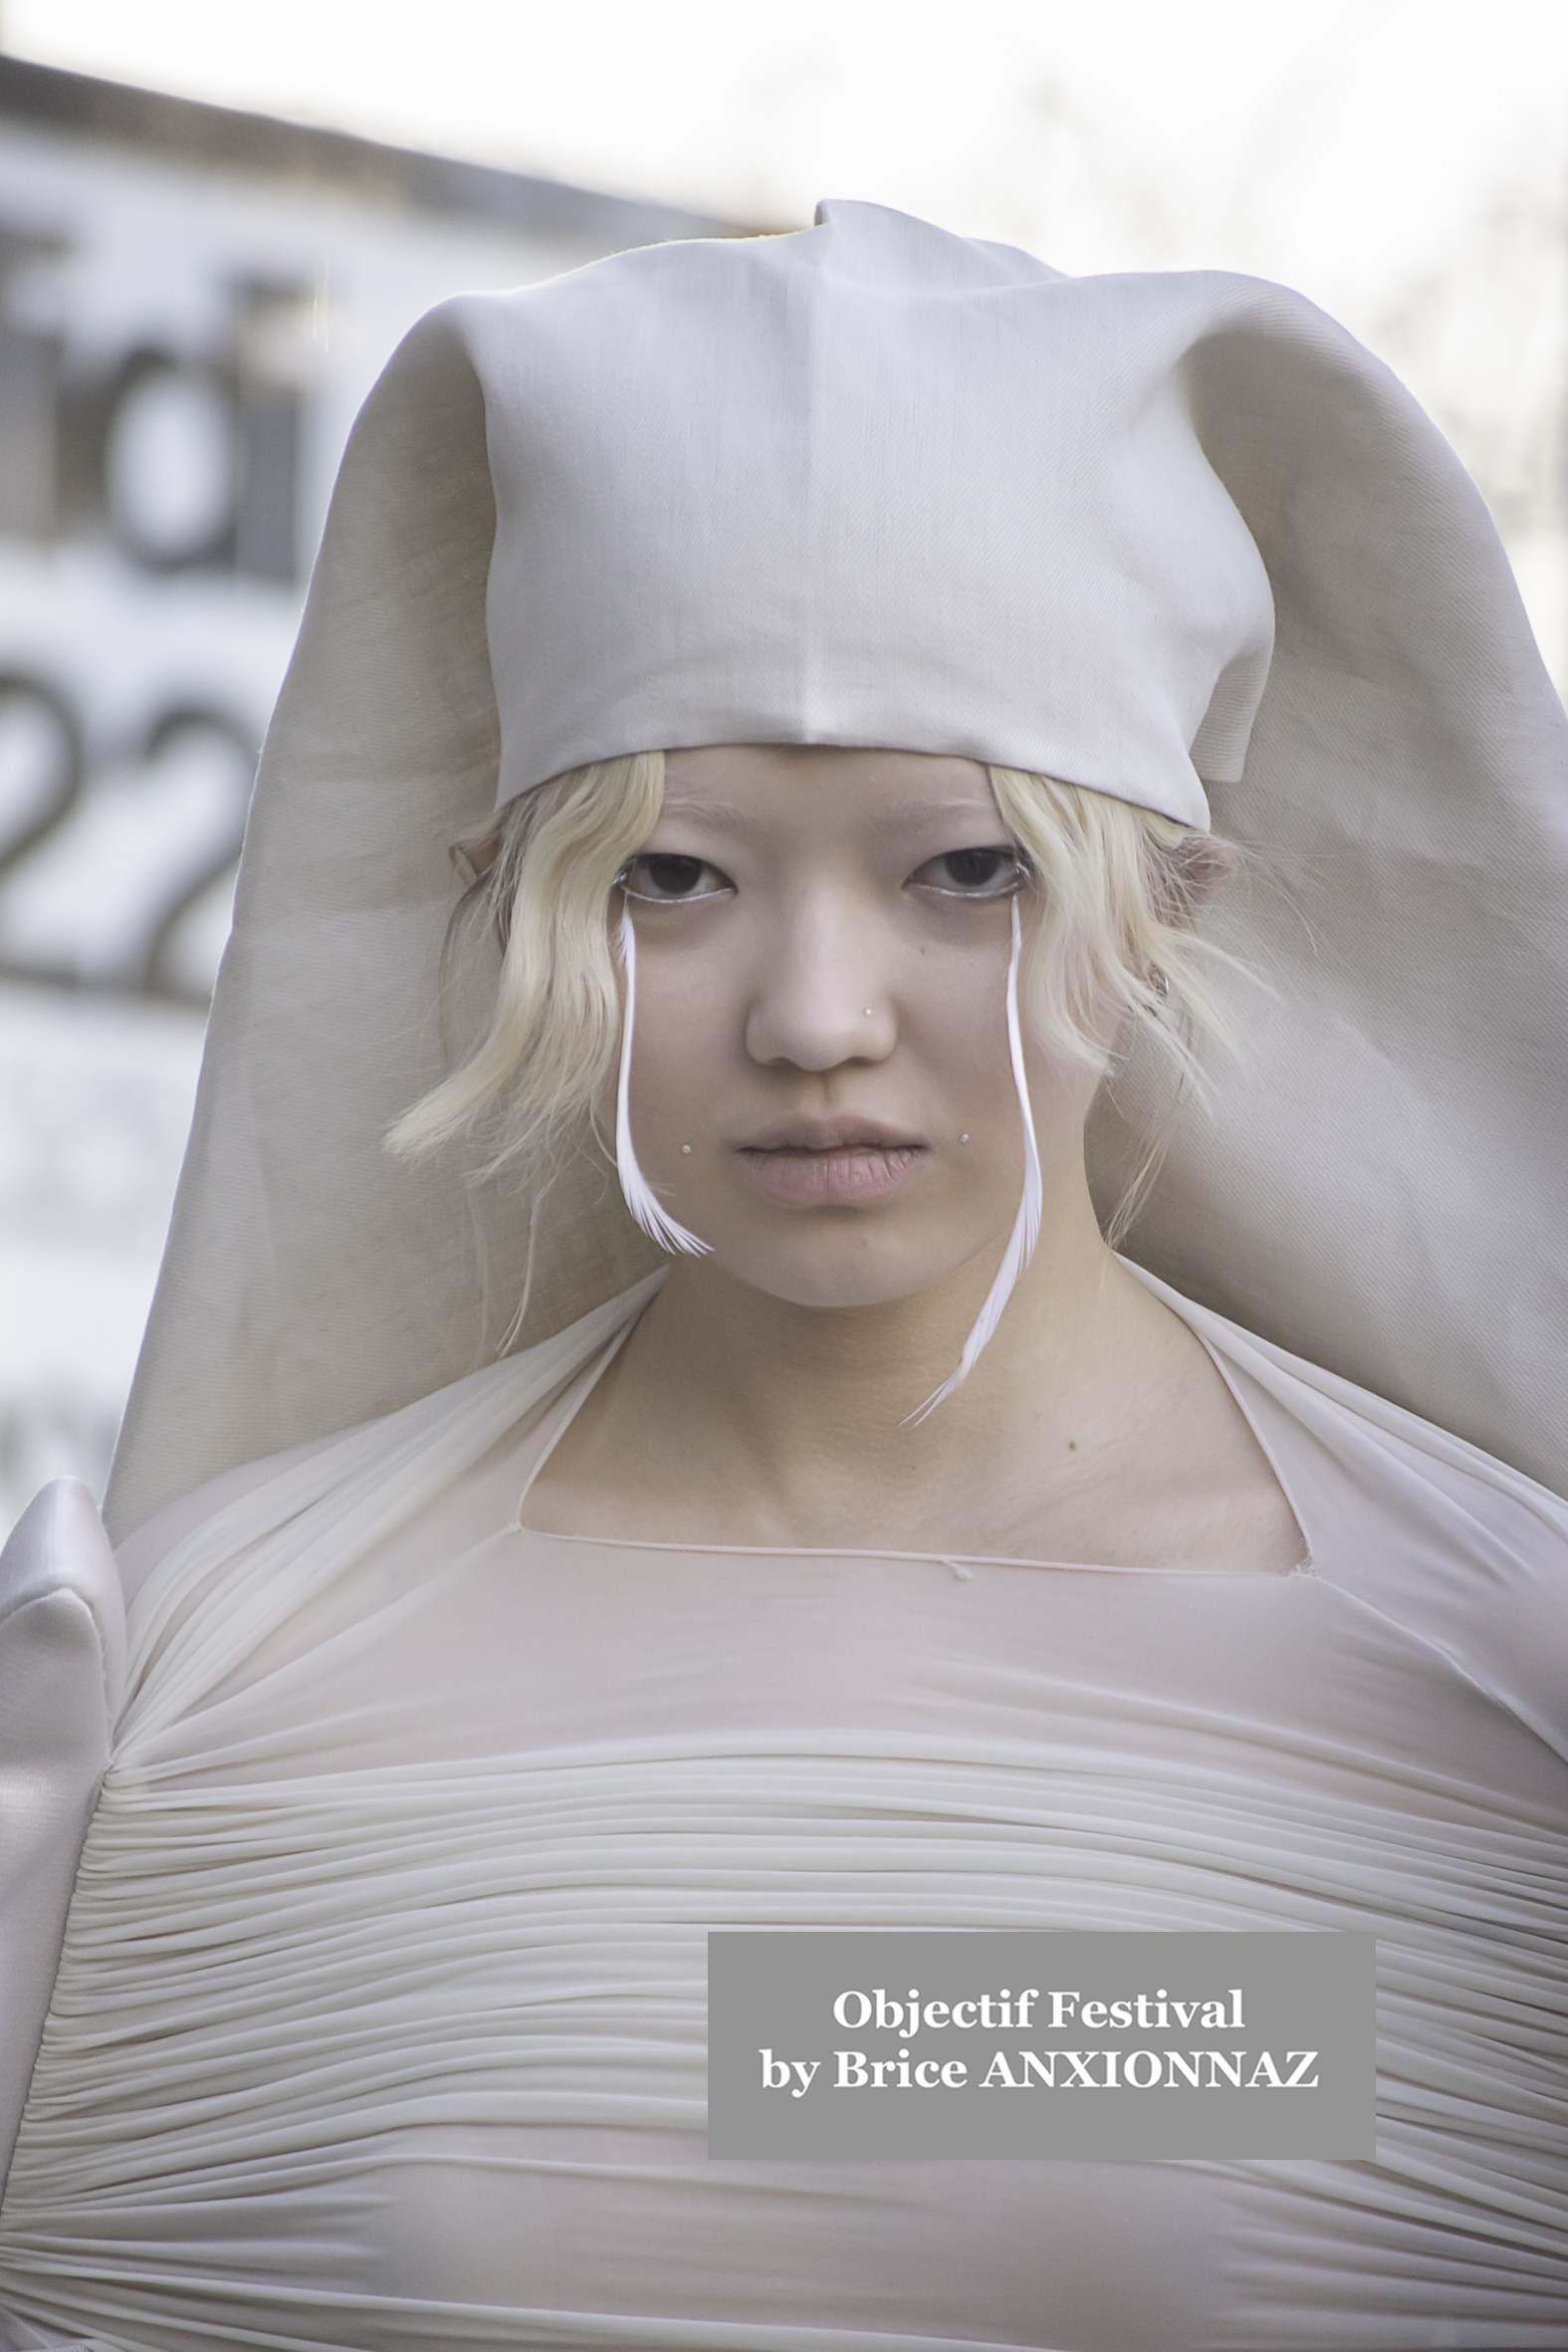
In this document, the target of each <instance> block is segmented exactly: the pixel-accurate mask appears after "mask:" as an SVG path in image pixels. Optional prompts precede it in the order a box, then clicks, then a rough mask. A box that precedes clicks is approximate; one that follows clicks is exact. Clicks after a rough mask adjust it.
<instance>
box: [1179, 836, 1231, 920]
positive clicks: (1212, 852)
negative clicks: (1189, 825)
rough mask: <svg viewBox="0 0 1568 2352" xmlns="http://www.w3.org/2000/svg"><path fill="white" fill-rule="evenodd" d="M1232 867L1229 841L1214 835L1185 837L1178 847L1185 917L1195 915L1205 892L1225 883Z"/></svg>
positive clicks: (1205, 894) (1206, 894)
mask: <svg viewBox="0 0 1568 2352" xmlns="http://www.w3.org/2000/svg"><path fill="white" fill-rule="evenodd" d="M1234 864H1235V851H1234V850H1233V849H1232V846H1231V844H1230V842H1229V841H1222V840H1220V839H1219V838H1218V837H1217V836H1216V835H1215V834H1214V833H1189V834H1188V836H1187V838H1186V840H1185V841H1184V842H1183V843H1182V847H1181V866H1182V880H1183V883H1184V884H1185V895H1186V898H1187V911H1188V913H1189V914H1193V915H1195V914H1197V912H1198V910H1199V908H1200V907H1201V906H1202V905H1203V903H1204V901H1205V899H1206V898H1207V897H1208V896H1209V893H1210V892H1211V891H1212V890H1214V889H1216V888H1218V886H1219V884H1220V883H1221V882H1223V881H1225V879H1226V878H1227V876H1228V875H1229V874H1230V873H1231V871H1232V868H1233V866H1234Z"/></svg>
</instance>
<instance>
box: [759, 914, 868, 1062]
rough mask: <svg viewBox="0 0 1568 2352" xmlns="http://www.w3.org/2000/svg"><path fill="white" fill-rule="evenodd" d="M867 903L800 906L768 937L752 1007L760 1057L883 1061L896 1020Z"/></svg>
mask: <svg viewBox="0 0 1568 2352" xmlns="http://www.w3.org/2000/svg"><path fill="white" fill-rule="evenodd" d="M878 961H879V959H878V957H877V955H876V953H875V942H874V940H873V938H872V936H871V932H870V926H869V923H868V921H867V918H866V916H865V914H864V911H863V910H860V912H859V915H858V919H857V915H856V910H854V909H853V908H850V907H848V906H835V905H830V904H820V903H819V904H815V905H811V906H804V907H798V908H796V909H795V910H794V911H793V912H792V914H791V916H790V918H789V919H788V920H787V921H785V922H784V923H782V924H781V925H780V927H779V929H778V930H777V931H776V932H775V933H774V934H773V936H772V937H771V938H770V939H769V941H768V942H767V949H766V952H765V955H764V957H763V959H762V961H761V963H760V966H759V974H758V980H757V986H756V990H755V993H754V995H753V997H752V1002H751V1005H750V1007H749V1009H748V1012H747V1020H746V1051H747V1053H748V1054H749V1055H750V1057H751V1058H752V1059H753V1060H754V1061H760V1062H764V1063H768V1064H780V1063H787V1064H789V1065H790V1066H791V1067H793V1068H795V1069H809V1070H828V1069H837V1068H838V1067H839V1066H840V1065H841V1064H842V1063H844V1062H846V1061H881V1060H883V1059H884V1058H886V1057H887V1055H888V1054H890V1053H891V1052H892V1050H893V1045H894V1042H895V1038H896V1035H897V1024H896V1021H895V1017H894V1011H893V1006H892V1002H891V998H890V995H889V992H888V988H887V984H886V977H885V975H882V974H879V972H878V969H877V967H878Z"/></svg>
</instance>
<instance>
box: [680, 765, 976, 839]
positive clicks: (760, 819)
mask: <svg viewBox="0 0 1568 2352" xmlns="http://www.w3.org/2000/svg"><path fill="white" fill-rule="evenodd" d="M664 773H665V790H664V807H665V812H666V814H667V815H668V816H670V817H671V818H682V817H684V818H690V819H693V820H698V821H701V822H703V823H710V824H715V825H721V826H725V827H727V828H730V829H735V830H752V829H758V828H763V829H768V830H770V831H772V830H781V829H782V830H793V829H794V828H795V827H797V826H800V825H809V826H810V827H811V828H812V829H813V830H820V829H822V828H823V827H826V828H828V829H830V830H832V831H835V832H843V833H852V832H861V831H872V832H880V831H884V830H886V829H888V828H889V827H894V826H899V825H905V824H919V823H925V822H932V821H943V820H949V819H960V818H972V817H983V818H985V819H986V820H987V821H988V822H994V821H995V819H996V816H997V806H996V802H995V801H994V800H993V798H992V792H991V782H990V779H989V777H988V776H987V774H986V771H985V769H984V768H983V767H982V766H981V765H980V763H979V762H978V761H976V760H964V759H956V758H948V757H945V756H939V755H937V754H934V753H930V752H904V751H875V750H872V751H862V750H858V749H856V750H845V749H840V748H838V747H837V746H834V745H822V744H704V745H702V746H700V747H699V748H697V749H695V750H686V751H672V752H667V753H666V754H665V772H664Z"/></svg>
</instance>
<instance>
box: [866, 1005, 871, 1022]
mask: <svg viewBox="0 0 1568 2352" xmlns="http://www.w3.org/2000/svg"><path fill="white" fill-rule="evenodd" d="M865 1017H866V1019H867V1021H869V1020H870V1018H871V1008H870V1006H869V1005H867V1007H866V1014H865Z"/></svg>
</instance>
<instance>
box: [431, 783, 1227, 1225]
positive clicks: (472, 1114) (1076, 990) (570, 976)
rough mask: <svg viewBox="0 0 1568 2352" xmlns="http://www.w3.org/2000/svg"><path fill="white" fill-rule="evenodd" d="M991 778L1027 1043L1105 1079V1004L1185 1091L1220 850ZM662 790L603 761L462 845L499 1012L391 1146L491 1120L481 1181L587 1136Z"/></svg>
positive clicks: (1209, 959)
mask: <svg viewBox="0 0 1568 2352" xmlns="http://www.w3.org/2000/svg"><path fill="white" fill-rule="evenodd" d="M987 774H988V775H989V777H990V780H991V789H992V793H993V795H994V796H995V799H996V803H997V807H998V809H999V811H1000V812H1001V815H1002V819H1003V822H1004V823H1005V824H1006V826H1007V828H1008V831H1009V832H1010V834H1011V836H1012V838H1013V840H1014V841H1015V842H1016V843H1017V846H1018V849H1019V851H1020V853H1021V856H1022V859H1023V861H1024V864H1025V866H1026V868H1027V871H1028V882H1027V885H1026V886H1027V887H1028V888H1029V889H1030V890H1032V891H1034V892H1037V894H1038V896H1039V898H1040V900H1041V901H1042V906H1043V915H1042V919H1041V921H1040V922H1039V924H1038V926H1037V928H1036V931H1035V937H1034V942H1033V946H1032V949H1031V952H1030V955H1029V959H1028V964H1027V969H1026V973H1025V976H1024V988H1023V991H1022V1007H1021V1009H1022V1010H1023V1013H1024V1018H1025V1019H1026V1021H1027V1023H1028V1025H1029V1027H1030V1028H1031V1029H1032V1031H1033V1034H1034V1037H1035V1038H1036V1040H1037V1041H1038V1043H1039V1044H1040V1046H1041V1047H1042V1048H1043V1049H1044V1050H1045V1052H1046V1053H1048V1054H1050V1055H1052V1056H1055V1057H1058V1058H1062V1059H1064V1060H1067V1061H1072V1062H1077V1063H1079V1064H1080V1065H1087V1066H1088V1067H1090V1068H1092V1069H1094V1070H1096V1071H1097V1072H1099V1073H1100V1074H1102V1075H1103V1074H1104V1073H1105V1072H1106V1071H1107V1070H1108V1069H1109V1068H1110V1067H1111V1066H1112V1063H1113V1059H1114V1056H1113V1053H1112V1052H1111V1051H1109V1050H1108V1049H1107V1047H1106V1045H1105V1042H1104V1041H1105V1037H1106V1034H1107V1027H1108V1018H1107V1017H1108V1015H1109V1016H1110V1017H1112V1018H1113V1019H1114V1021H1115V1023H1116V1025H1117V1026H1119V1025H1120V1023H1121V1022H1122V1021H1124V1020H1128V1019H1136V1020H1138V1021H1140V1022H1141V1023H1143V1024H1144V1025H1145V1027H1146V1029H1147V1031H1148V1033H1149V1034H1150V1035H1151V1036H1152V1037H1153V1038H1154V1039H1156V1040H1157V1041H1158V1043H1159V1046H1160V1048H1161V1049H1162V1051H1163V1052H1164V1054H1165V1056H1166V1058H1167V1059H1168V1061H1169V1063H1170V1065H1171V1068H1172V1071H1173V1074H1174V1077H1175V1079H1176V1082H1177V1088H1178V1092H1179V1091H1180V1089H1181V1087H1182V1086H1183V1085H1184V1084H1185V1083H1186V1082H1187V1081H1188V1080H1189V1079H1190V1078H1192V1077H1193V1076H1194V1075H1195V1061H1194V1045H1195V1041H1196V1039H1197V1038H1198V1037H1199V1036H1200V1035H1203V1034H1207V1035H1209V1036H1210V1037H1213V1038H1215V1039H1217V1040H1218V1042H1219V1043H1220V1044H1221V1045H1222V1046H1225V1045H1227V1044H1228V1040H1227V1036H1226V1029H1225V1023H1224V1019H1223V1016H1222V1013H1221V1009H1220V1006H1219V1003H1218V1001H1217V999H1216V996H1215V994H1214V991H1213V989H1212V987H1211V985H1210V982H1209V979H1208V974H1207V969H1206V967H1208V966H1210V965H1212V964H1213V963H1214V962H1215V961H1216V960H1217V959H1218V960H1219V961H1222V962H1229V961H1230V960H1231V959H1230V958H1228V957H1225V956H1224V954H1223V951H1221V950H1218V949H1216V948H1214V947H1213V946H1212V945H1210V944H1209V943H1207V942H1205V941H1204V940H1202V939H1201V938H1200V937H1199V936H1198V934H1197V932H1196V931H1195V929H1194V920H1195V917H1196V914H1197V912H1198V907H1199V904H1200V901H1201V900H1202V898H1203V897H1204V896H1205V895H1206V893H1207V890H1208V887H1209V884H1210V882H1211V880H1212V879H1213V877H1214V875H1215V873H1216V872H1217V871H1218V870H1222V869H1223V867H1224V866H1225V865H1226V864H1227V863H1228V862H1229V852H1228V850H1227V849H1226V848H1225V846H1224V845H1223V844H1216V843H1215V842H1214V841H1213V839H1212V838H1211V836H1210V835H1208V834H1206V833H1198V832H1194V831H1193V830H1191V829H1190V828H1189V827H1187V826H1185V825H1181V824H1178V823H1174V822H1173V820H1172V819H1170V818H1168V817H1161V816H1158V815H1157V814H1156V813H1155V812H1154V811H1152V810H1149V809H1138V808H1134V807H1133V806H1131V804H1130V803H1128V802H1125V801H1115V800H1111V799H1109V798H1108V797H1107V796H1106V795H1105V794H1103V793H1095V792H1088V791H1085V790H1083V789H1081V788H1080V787H1078V786H1076V785H1071V784H1059V783H1057V782H1056V781H1055V780H1054V779H1053V778H1051V777H1048V776H1031V775H1028V774H1026V773H1025V772H1024V771H1023V770H1021V769H1018V768H989V769H988V770H987ZM663 799H664V754H663V753H662V752H636V753H632V754H629V755H627V756H626V757H624V758H621V759H615V760H597V761H594V762H593V763H592V764H591V765H590V766H588V767H585V768H573V769H570V770H568V771H567V773H566V774H565V775H563V776H558V777H555V778H554V779H553V780H552V781H551V782H550V783H549V784H545V785H541V786H540V787H539V788H538V789H537V790H536V791H534V792H530V793H526V794H524V795H522V796H521V798H520V799H518V800H516V801H514V802H513V803H512V804H511V806H510V807H509V808H507V809H506V810H505V811H504V812H503V814H502V815H501V817H500V818H499V819H493V820H492V821H491V822H490V823H489V824H488V825H487V826H485V827H484V828H483V830H482V831H479V832H475V833H470V834H467V835H465V836H464V838H463V839H462V840H460V841H459V842H457V843H456V844H455V846H454V849H453V859H454V862H455V863H456V864H457V865H458V867H459V870H460V871H465V872H467V873H468V875H469V876H470V885H469V889H468V891H467V893H466V895H465V896H464V898H463V899H462V901H461V902H460V903H459V906H458V908H457V910H456V912H455V914H454V917H453V925H452V927H451V929H449V932H448V951H449V952H450V950H451V949H452V947H453V945H454V943H455V942H456V941H457V940H458V939H460V938H461V936H462V934H463V931H464V928H465V925H466V924H467V923H468V922H469V921H470V920H471V919H472V918H474V917H475V916H477V917H479V918H480V919H481V920H484V919H487V918H488V920H489V922H490V923H491V924H492V925H493V927H494V930H495V934H496V937H497V939H498V941H499V944H500V948H501V975H500V980H499V984H498V986H497V990H496V999H495V1008H494V1012H493V1014H492V1016H491V1020H490V1026H489V1029H488V1031H487V1033H486V1034H485V1036H484V1037H483V1038H482V1039H481V1040H480V1042H479V1044H478V1045H477V1046H476V1047H475V1048H474V1049H473V1051H472V1052H471V1053H470V1054H468V1055H467V1057H466V1058H464V1059H463V1060H461V1061H460V1062H459V1064H458V1066H457V1067H456V1068H455V1069H454V1070H453V1071H452V1072H451V1074H450V1075H449V1076H448V1077H446V1078H445V1079H443V1080H442V1082H441V1083H440V1084H439V1085H437V1086H435V1087H433V1088H432V1090H431V1091H430V1092H429V1093H428V1094H426V1095H424V1096H423V1097H422V1098H421V1100H419V1101H418V1102H416V1103H415V1104H414V1105H413V1106H412V1108H411V1109H409V1110H407V1111H405V1112H404V1114H403V1116H402V1117H401V1118H400V1119H399V1120H398V1121H397V1122H396V1124H395V1125H394V1126H393V1128H392V1129H391V1132H390V1134H389V1136H388V1138H387V1140H388V1143H389V1145H390V1147H391V1149H392V1150H393V1151H394V1152H396V1153H398V1154H399V1155H404V1156H412V1155H415V1154H419V1153H423V1152H425V1151H427V1150H431V1149H433V1148H434V1147H435V1146H437V1145H439V1144H441V1143H444V1142H446V1141H447V1140H449V1139H450V1138H452V1137H455V1136H458V1135H462V1134H468V1133H472V1132H474V1131H475V1130H476V1129H478V1128H479V1127H480V1126H481V1125H484V1126H485V1128H486V1130H487V1159H486V1170H485V1172H486V1173H487V1174H489V1173H494V1172H495V1171H496V1170H497V1169H499V1168H500V1167H502V1166H503V1165H505V1164H507V1163H509V1162H521V1163H524V1164H526V1165H527V1166H528V1168H529V1169H530V1170H531V1172H534V1173H537V1174H540V1175H542V1176H544V1177H546V1178H547V1179H548V1176H549V1174H550V1173H551V1172H552V1171H553V1170H554V1168H555V1167H556V1166H557V1165H559V1164H560V1162H561V1160H562V1159H563V1158H564V1157H566V1156H568V1155H569V1154H571V1153H573V1152H575V1151H576V1150H577V1149H579V1148H580V1146H581V1144H582V1142H583V1140H584V1138H585V1136H586V1135H588V1134H591V1133H593V1132H594V1131H595V1128H594V1117H595V1108H596V1106H597V1104H598V1103H599V1102H600V1100H601V1099H602V1096H603V1090H604V1088H605V1085H606V1083H607V1081H608V1079H609V1077H610V1075H611V1073H612V1071H613V1070H614V1067H615V1059H616V1053H617V1049H618V1045H619V1038H620V995H619V989H618V985H617V979H616V967H615V961H614V954H613V949H612V946H611V928H612V926H611V921H610V912H609V910H610V902H611V898H612V896H613V893H614V889H615V883H616V880H617V877H618V876H619V874H620V872H621V869H622V867H623V866H624V865H625V863H626V861H627V859H628V858H630V857H633V856H635V855H636V853H637V851H638V850H639V849H641V847H642V846H643V844H644V842H645V841H647V839H648V837H649V835H650V834H651V833H652V831H653V829H654V827H655V825H656V824H657V823H658V820H659V812H660V809H661V807H662V805H663ZM1158 1159H1159V1145H1158V1143H1156V1145H1155V1146H1154V1147H1153V1148H1152V1149H1151V1150H1150V1152H1149V1153H1148V1155H1147V1156H1146V1159H1145V1162H1144V1165H1143V1166H1142V1167H1141V1168H1140V1169H1139V1171H1138V1173H1137V1175H1136V1176H1135V1178H1134V1180H1133V1183H1132V1184H1131V1185H1130V1186H1129V1187H1128V1189H1127V1191H1126V1192H1125V1193H1124V1195H1123V1197H1122V1199H1121V1201H1120V1202H1119V1203H1118V1205H1117V1209H1116V1212H1115V1215H1114V1216H1113V1218H1112V1220H1111V1223H1110V1227H1109V1230H1108V1233H1107V1238H1108V1239H1109V1240H1111V1241H1112V1242H1114V1241H1115V1240H1116V1239H1117V1238H1119V1235H1120V1234H1121V1233H1123V1232H1125V1231H1126V1228H1127V1226H1128V1225H1129V1224H1130V1223H1131V1220H1132V1217H1133V1216H1134V1215H1135V1214H1136V1210H1137V1208H1138V1206H1139V1205H1140V1203H1141V1200H1142V1197H1143V1195H1144V1193H1145V1192H1146V1191H1147V1188H1148V1184H1149V1182H1150V1181H1151V1179H1152V1177H1153V1174H1154V1170H1155V1167H1156V1166H1157V1164H1158Z"/></svg>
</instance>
